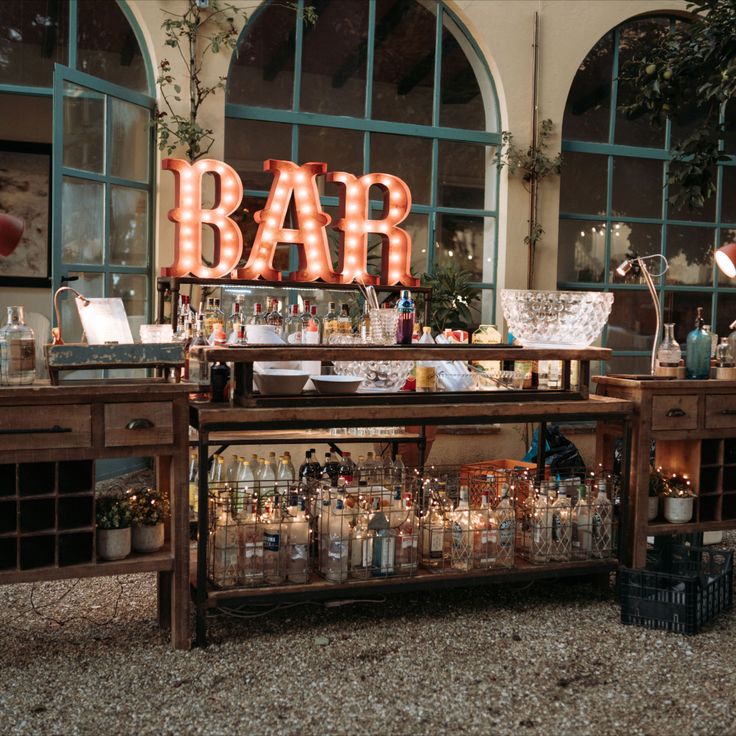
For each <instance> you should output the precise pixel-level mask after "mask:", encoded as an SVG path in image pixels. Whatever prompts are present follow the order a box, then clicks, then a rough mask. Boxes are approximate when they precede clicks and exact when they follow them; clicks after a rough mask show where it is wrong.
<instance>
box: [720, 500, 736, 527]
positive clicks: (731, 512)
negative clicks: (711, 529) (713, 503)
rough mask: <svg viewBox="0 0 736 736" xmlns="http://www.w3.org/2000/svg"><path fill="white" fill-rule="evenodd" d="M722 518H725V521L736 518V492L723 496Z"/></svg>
mask: <svg viewBox="0 0 736 736" xmlns="http://www.w3.org/2000/svg"><path fill="white" fill-rule="evenodd" d="M721 518H722V519H723V521H728V520H729V519H736V493H727V494H725V495H724V496H723V506H722V507H721Z"/></svg>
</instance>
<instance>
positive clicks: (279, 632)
mask: <svg viewBox="0 0 736 736" xmlns="http://www.w3.org/2000/svg"><path fill="white" fill-rule="evenodd" d="M62 596H63V597H62ZM618 615H619V610H618V606H617V604H616V602H615V601H614V600H613V598H612V597H611V596H610V595H605V594H603V595H602V594H596V593H595V592H594V591H593V590H592V589H591V586H590V585H589V584H584V583H579V584H573V583H560V584H553V583H547V584H541V583H537V584H535V585H533V586H531V587H525V588H516V589H514V588H512V587H510V586H507V587H499V588H497V587H489V588H487V589H474V590H471V591H452V592H445V593H441V594H438V593H433V594H421V595H420V594H405V595H400V596H396V597H392V598H389V599H388V600H387V601H386V602H384V603H380V604H376V603H372V604H358V605H353V606H343V607H340V608H324V607H323V606H317V605H309V606H299V607H294V608H291V609H287V610H281V611H278V612H275V613H271V614H268V615H261V616H260V617H258V618H255V619H252V620H250V621H243V620H234V619H232V618H223V617H220V618H218V619H216V620H213V622H212V625H211V641H212V644H211V646H210V647H209V648H207V649H206V650H192V651H190V652H173V651H171V650H170V649H169V648H168V646H167V643H166V640H165V637H163V636H162V635H161V634H160V633H159V631H158V629H157V627H156V624H155V616H156V604H155V577H154V576H153V575H139V576H126V577H121V578H110V579H99V580H85V581H80V582H75V581H64V582H58V583H47V584H42V585H36V586H31V585H15V586H4V587H2V588H0V632H1V633H0V646H1V647H2V651H3V669H2V677H0V732H1V733H3V734H88V733H90V734H91V733H99V732H101V731H105V732H108V733H112V734H118V733H120V734H128V733H130V734H159V733H187V734H189V733H192V734H199V733H202V734H205V733H206V734H220V733H222V734H229V733H235V732H236V731H241V730H245V732H246V733H248V734H265V733H274V734H353V733H368V734H373V733H376V734H378V733H380V734H399V733H401V734H406V733H411V734H415V733H422V734H423V733H427V734H437V733H447V732H449V731H453V732H455V733H469V734H487V733H512V732H513V733H517V734H543V733H544V734H563V733H564V734H590V733H597V734H621V733H626V734H657V735H659V734H678V735H679V734H683V733H688V734H727V733H736V728H735V727H734V722H733V712H734V708H736V692H735V691H734V687H733V685H734V683H735V682H736V658H735V657H734V654H733V651H734V644H735V643H736V617H734V615H733V614H732V613H730V612H729V613H726V614H723V615H722V616H721V617H719V618H718V619H717V620H716V622H715V624H714V625H713V626H711V627H710V628H708V629H707V630H706V631H705V632H703V633H701V634H699V635H698V636H695V637H684V636H679V635H674V634H667V633H663V632H656V631H648V630H644V629H638V628H633V627H624V626H622V625H621V624H619V622H618Z"/></svg>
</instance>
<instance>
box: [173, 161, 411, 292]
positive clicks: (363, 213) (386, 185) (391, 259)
mask: <svg viewBox="0 0 736 736" xmlns="http://www.w3.org/2000/svg"><path fill="white" fill-rule="evenodd" d="M162 166H163V168H164V169H166V170H169V171H171V172H173V174H174V179H175V206H174V208H173V209H171V210H169V220H171V221H172V222H173V223H174V224H175V225H176V231H175V236H174V263H173V264H172V265H171V266H169V267H168V268H163V269H162V274H163V275H164V276H187V275H189V274H191V275H192V276H197V277H199V278H206V279H211V278H221V277H227V276H229V277H230V278H233V277H235V278H238V279H259V278H261V279H266V280H269V281H280V280H281V272H280V271H278V270H276V269H274V267H273V259H274V256H275V254H276V246H277V245H278V244H279V243H287V244H293V245H295V246H296V247H297V248H298V253H299V269H298V270H297V271H294V272H293V273H290V274H289V278H290V279H291V280H294V281H317V280H321V281H324V282H325V283H329V284H337V283H340V284H349V283H352V282H353V281H359V282H361V283H364V284H377V283H379V282H380V283H383V284H386V285H389V286H393V285H395V284H402V285H403V286H417V285H418V284H419V280H418V279H416V278H414V277H413V276H412V275H411V238H410V236H409V234H408V233H407V232H406V230H403V229H402V228H400V227H399V224H400V223H402V222H403V221H404V220H405V219H406V217H407V215H408V214H409V210H410V209H411V192H410V191H409V187H408V186H407V185H406V184H405V183H404V182H403V181H402V180H401V179H399V178H398V177H396V176H393V175H391V174H365V175H364V176H360V177H358V176H354V175H353V174H348V173H346V172H344V171H331V172H329V173H328V172H327V164H325V163H306V164H302V165H301V166H299V165H297V164H295V163H293V162H292V161H279V160H275V159H268V160H266V161H265V162H264V164H263V169H264V171H270V172H271V173H272V174H273V183H272V185H271V191H270V192H269V195H268V201H267V202H266V206H265V208H264V209H262V210H258V212H256V213H255V216H254V218H255V221H256V222H257V223H258V231H257V233H256V236H255V240H254V242H253V246H252V247H251V250H250V254H249V256H248V260H247V261H246V263H245V265H244V266H242V267H241V268H237V266H238V263H239V262H240V260H241V257H242V255H243V235H242V233H241V231H240V228H239V227H238V224H237V223H236V222H235V220H233V219H232V218H231V217H230V215H232V214H233V213H234V212H235V211H236V210H237V209H238V207H239V206H240V202H241V200H242V198H243V183H242V182H241V180H240V177H239V176H238V174H237V173H236V171H235V170H234V169H233V168H232V167H231V166H228V165H227V164H226V163H224V162H222V161H215V160H213V159H203V160H201V161H197V162H196V163H194V164H189V163H187V162H186V161H183V160H181V159H174V158H167V159H164V160H163V162H162ZM205 174H212V176H213V177H214V180H215V203H214V207H213V208H212V209H203V208H202V178H203V177H204V175H205ZM322 175H326V179H327V181H330V182H336V183H337V184H340V185H341V187H340V190H341V191H340V215H339V218H338V219H337V220H336V221H335V222H334V223H332V217H331V216H330V215H328V214H327V213H326V212H323V211H322V207H321V204H320V201H319V191H318V189H317V177H318V176H322ZM374 186H377V187H379V189H380V190H381V191H382V194H383V213H382V215H381V218H380V219H378V220H371V219H369V207H370V204H369V193H370V189H371V187H374ZM292 198H293V200H294V204H295V210H296V221H297V227H295V228H287V227H284V220H285V218H286V214H287V211H288V208H289V205H290V203H291V200H292ZM203 225H208V226H209V227H211V228H212V230H213V231H214V244H215V247H214V258H213V263H212V265H210V266H207V265H205V264H204V263H203V262H202V226H203ZM328 225H331V229H333V230H335V231H336V232H337V233H338V234H339V238H340V252H339V260H338V267H337V271H335V270H333V268H332V262H331V259H330V247H329V241H328V239H327V226H328ZM371 233H374V234H377V235H380V236H381V239H382V248H381V276H380V279H379V277H378V276H373V275H371V274H369V273H368V272H367V265H368V235H369V234H371Z"/></svg>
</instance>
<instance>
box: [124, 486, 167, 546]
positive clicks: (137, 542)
mask: <svg viewBox="0 0 736 736" xmlns="http://www.w3.org/2000/svg"><path fill="white" fill-rule="evenodd" d="M128 501H129V502H130V508H131V512H132V516H133V549H134V550H135V551H136V552H156V551H157V550H159V549H161V547H163V546H164V520H165V519H166V517H167V516H168V513H169V500H168V498H166V496H164V495H163V494H162V493H160V491H158V490H157V489H156V488H148V487H145V488H135V489H134V488H131V489H129V490H128Z"/></svg>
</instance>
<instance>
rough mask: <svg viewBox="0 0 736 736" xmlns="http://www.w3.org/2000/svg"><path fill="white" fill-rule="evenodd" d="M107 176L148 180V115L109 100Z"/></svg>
mask: <svg viewBox="0 0 736 736" xmlns="http://www.w3.org/2000/svg"><path fill="white" fill-rule="evenodd" d="M111 102H112V140H111V142H110V143H111V149H112V150H111V156H110V173H111V174H112V176H117V177H119V178H121V179H132V180H133V181H146V182H147V181H148V174H149V172H148V167H149V163H148V152H149V149H150V147H151V143H150V142H151V126H150V120H151V116H150V113H149V112H148V110H146V109H145V108H144V107H140V106H139V105H132V104H131V103H129V102H125V101H124V100H117V99H114V98H113V99H112V100H111Z"/></svg>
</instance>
